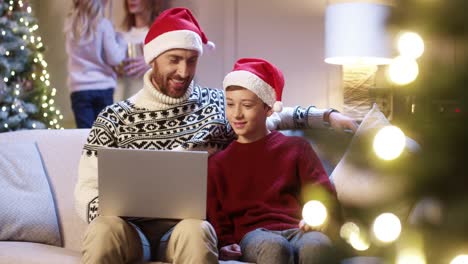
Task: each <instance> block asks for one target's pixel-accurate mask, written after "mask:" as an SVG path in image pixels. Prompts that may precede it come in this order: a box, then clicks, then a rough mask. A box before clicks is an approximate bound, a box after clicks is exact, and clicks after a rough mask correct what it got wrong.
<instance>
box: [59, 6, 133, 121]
mask: <svg viewBox="0 0 468 264" xmlns="http://www.w3.org/2000/svg"><path fill="white" fill-rule="evenodd" d="M107 4H108V0H74V1H73V7H72V9H71V10H70V12H69V14H68V16H67V19H66V21H65V28H64V29H65V35H66V50H67V54H68V71H69V75H68V86H69V88H70V91H71V96H70V97H71V103H72V109H73V113H74V115H75V122H76V126H77V127H78V128H90V127H91V126H92V125H93V122H94V120H95V119H96V117H97V115H98V114H99V113H100V112H101V110H102V109H104V107H106V106H107V105H110V104H112V103H113V93H114V89H115V87H116V85H117V74H116V73H115V71H114V69H113V67H114V66H116V65H119V64H120V63H121V62H122V61H123V60H124V59H125V56H126V51H127V44H126V42H125V40H124V39H123V37H121V36H120V35H119V34H117V33H116V32H115V31H114V28H113V26H112V23H111V22H110V21H109V20H108V19H107V18H105V16H104V11H105V7H106V5H107Z"/></svg>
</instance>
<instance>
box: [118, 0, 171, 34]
mask: <svg viewBox="0 0 468 264" xmlns="http://www.w3.org/2000/svg"><path fill="white" fill-rule="evenodd" d="M141 2H142V3H143V5H144V7H145V10H148V11H149V17H148V21H147V26H148V27H149V26H150V25H151V23H153V21H154V20H155V19H156V17H157V16H158V15H159V13H161V11H162V10H164V9H165V8H166V2H167V1H166V0H142V1H141ZM123 4H124V10H125V17H124V19H123V21H122V29H124V30H125V31H129V30H130V29H131V28H132V27H134V26H135V24H136V22H135V15H134V14H130V12H129V11H128V6H127V1H126V0H123Z"/></svg>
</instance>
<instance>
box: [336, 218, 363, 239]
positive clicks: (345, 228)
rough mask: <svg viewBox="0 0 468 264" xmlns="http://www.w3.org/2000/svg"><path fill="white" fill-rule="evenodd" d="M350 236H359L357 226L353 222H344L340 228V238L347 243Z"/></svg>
mask: <svg viewBox="0 0 468 264" xmlns="http://www.w3.org/2000/svg"><path fill="white" fill-rule="evenodd" d="M352 234H359V226H358V225H356V224H355V223H353V222H346V223H344V224H343V225H342V226H341V228H340V236H341V238H343V239H344V240H346V241H348V240H349V238H350V237H351V235H352Z"/></svg>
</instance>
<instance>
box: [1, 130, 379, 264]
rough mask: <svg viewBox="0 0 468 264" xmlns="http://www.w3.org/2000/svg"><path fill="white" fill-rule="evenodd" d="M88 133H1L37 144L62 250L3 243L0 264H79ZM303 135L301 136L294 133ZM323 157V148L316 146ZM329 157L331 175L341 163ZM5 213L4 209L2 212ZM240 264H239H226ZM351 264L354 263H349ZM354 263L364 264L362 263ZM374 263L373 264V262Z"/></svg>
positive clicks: (3, 137)
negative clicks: (80, 175) (80, 191)
mask: <svg viewBox="0 0 468 264" xmlns="http://www.w3.org/2000/svg"><path fill="white" fill-rule="evenodd" d="M88 133H89V130H88V129H66V130H24V131H16V132H8V133H0V143H4V142H28V141H29V142H36V143H37V147H38V150H39V153H40V156H41V158H42V162H43V166H44V169H45V171H46V175H47V177H48V180H49V184H50V188H51V192H52V196H53V200H54V201H55V207H56V212H57V218H58V225H59V229H60V233H61V240H62V247H57V246H51V245H46V244H40V243H32V242H24V241H0V264H6V263H14V264H26V263H27V264H31V263H47V264H76V263H79V260H80V245H81V240H82V237H83V234H84V232H85V229H86V225H87V224H86V223H85V222H83V221H82V220H81V219H80V218H79V217H78V215H77V214H76V212H75V208H74V198H73V190H74V185H75V183H76V180H77V172H78V163H79V158H80V154H81V150H82V147H83V144H84V143H85V141H86V137H87V135H88ZM294 133H301V132H293V134H294ZM346 142H347V141H346V140H345V141H342V142H339V141H338V142H337V141H335V142H334V143H336V144H333V145H334V146H333V147H334V148H335V149H334V150H333V151H332V152H335V153H336V152H337V149H338V153H339V152H340V151H341V152H342V151H343V150H344V149H345V148H346ZM315 147H316V150H317V152H318V153H319V156H322V153H321V150H320V149H321V146H320V144H319V145H318V149H317V145H316V146H315ZM339 155H340V154H338V156H337V157H334V158H333V157H330V156H328V157H326V158H327V160H329V159H331V160H332V161H331V163H330V162H329V161H326V162H325V163H326V164H325V167H326V168H327V170H328V172H330V170H331V169H333V166H334V164H336V162H337V161H338V160H339V157H340V156H339ZM0 212H2V208H0ZM224 263H239V262H232V261H231V262H224ZM346 263H351V262H346ZM353 263H364V262H363V261H359V262H353ZM372 263H373V262H372Z"/></svg>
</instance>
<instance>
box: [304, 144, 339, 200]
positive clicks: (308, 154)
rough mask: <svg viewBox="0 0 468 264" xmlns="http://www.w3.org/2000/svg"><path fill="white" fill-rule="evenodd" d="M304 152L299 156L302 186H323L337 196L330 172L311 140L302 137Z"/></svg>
mask: <svg viewBox="0 0 468 264" xmlns="http://www.w3.org/2000/svg"><path fill="white" fill-rule="evenodd" d="M301 141H302V153H301V154H300V156H299V166H298V167H299V177H300V181H301V186H303V187H305V188H307V187H309V186H313V187H317V188H320V187H321V188H323V189H325V190H326V191H328V192H329V193H330V194H332V196H336V192H335V188H334V187H333V185H332V184H331V182H330V179H329V178H328V174H327V172H326V171H325V169H324V168H323V166H322V163H321V161H320V159H319V157H318V156H317V154H316V153H315V151H314V150H313V149H312V147H311V146H310V144H309V142H307V141H305V140H303V139H301Z"/></svg>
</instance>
